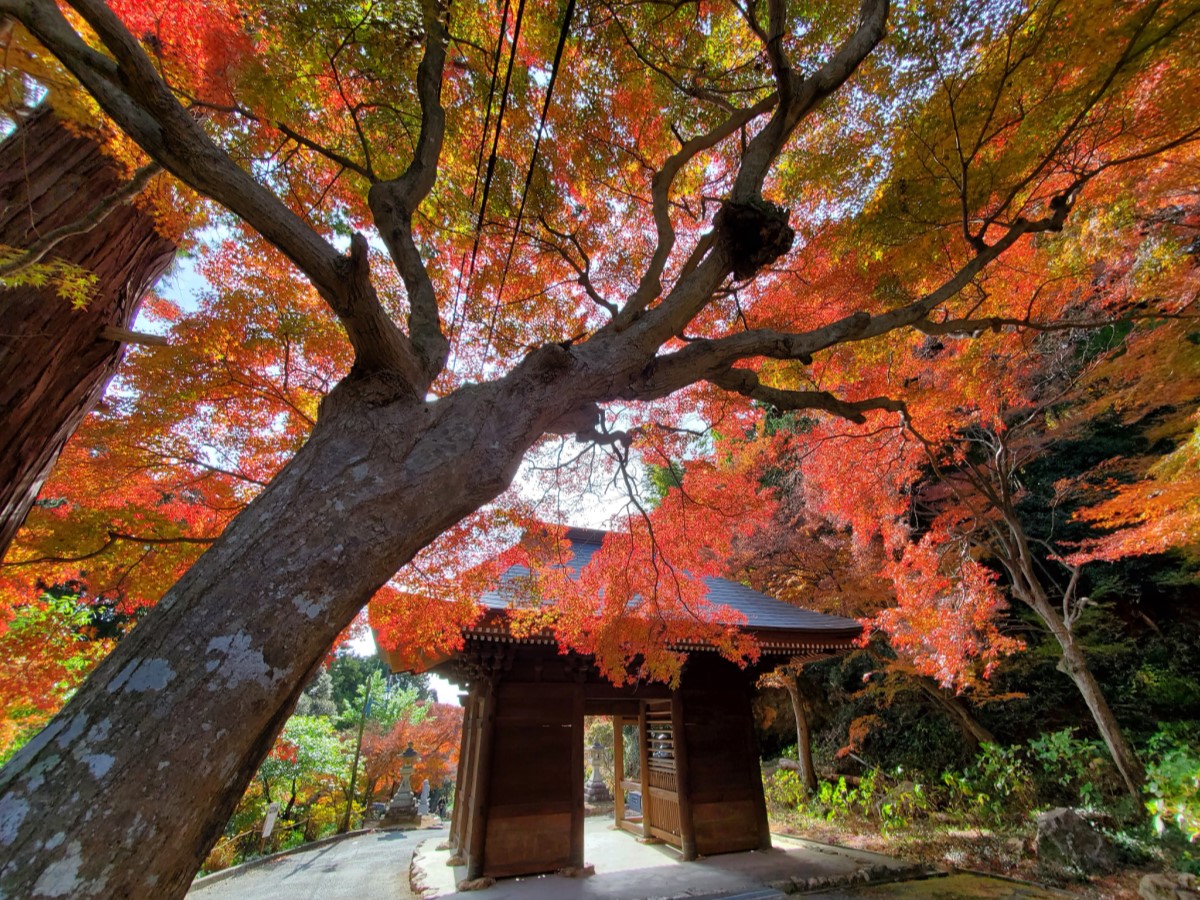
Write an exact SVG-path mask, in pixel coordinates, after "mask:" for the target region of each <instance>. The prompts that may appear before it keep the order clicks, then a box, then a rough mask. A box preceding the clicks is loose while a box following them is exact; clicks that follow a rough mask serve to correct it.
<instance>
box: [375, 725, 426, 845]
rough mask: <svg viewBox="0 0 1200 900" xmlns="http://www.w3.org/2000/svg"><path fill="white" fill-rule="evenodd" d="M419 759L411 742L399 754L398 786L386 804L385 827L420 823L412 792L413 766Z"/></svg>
mask: <svg viewBox="0 0 1200 900" xmlns="http://www.w3.org/2000/svg"><path fill="white" fill-rule="evenodd" d="M420 758H421V754H420V753H418V752H417V751H416V750H414V749H413V745H412V741H409V742H408V747H406V748H405V750H404V752H403V753H401V754H400V759H401V760H402V761H403V762H402V763H401V765H400V786H399V787H398V788H397V789H396V793H395V794H394V795H393V796H392V802H391V803H389V804H388V808H387V812H386V813H385V814H384V817H383V821H384V824H385V825H419V824H420V823H421V816H420V813H418V812H417V800H416V798H415V797H414V796H413V792H412V774H413V766H415V765H416V764H417V761H418V760H420Z"/></svg>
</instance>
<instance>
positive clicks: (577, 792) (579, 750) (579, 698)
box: [571, 683, 584, 867]
mask: <svg viewBox="0 0 1200 900" xmlns="http://www.w3.org/2000/svg"><path fill="white" fill-rule="evenodd" d="M571 732H572V734H571V737H572V740H571V865H572V866H576V867H582V866H583V742H584V731H583V684H582V683H577V684H576V685H575V694H574V696H573V697H572V698H571Z"/></svg>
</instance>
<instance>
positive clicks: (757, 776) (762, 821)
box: [744, 684, 771, 850]
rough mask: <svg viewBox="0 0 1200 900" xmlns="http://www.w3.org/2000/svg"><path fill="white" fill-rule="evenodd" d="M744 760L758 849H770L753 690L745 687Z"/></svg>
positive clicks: (748, 685) (747, 686) (768, 823)
mask: <svg viewBox="0 0 1200 900" xmlns="http://www.w3.org/2000/svg"><path fill="white" fill-rule="evenodd" d="M745 696H746V702H745V706H744V709H745V710H746V716H745V718H746V729H745V734H746V737H745V740H746V758H747V759H748V760H749V761H750V765H749V766H747V769H748V770H749V771H748V773H747V777H748V778H749V780H750V800H751V803H753V805H754V818H755V821H756V822H757V824H758V849H759V850H770V849H771V824H770V822H769V821H768V819H767V797H766V794H765V793H764V791H763V781H762V761H761V759H760V757H759V753H758V737H757V736H756V735H755V734H754V690H753V688H752V687H751V686H750V684H747V685H746V690H745Z"/></svg>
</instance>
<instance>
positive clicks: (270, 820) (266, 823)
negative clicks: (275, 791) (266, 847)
mask: <svg viewBox="0 0 1200 900" xmlns="http://www.w3.org/2000/svg"><path fill="white" fill-rule="evenodd" d="M277 815H279V804H278V803H272V804H271V805H270V806H268V807H267V817H266V818H265V819H264V820H263V840H264V841H265V840H266V839H267V838H269V837H270V836H271V829H272V828H274V827H275V817H276V816H277Z"/></svg>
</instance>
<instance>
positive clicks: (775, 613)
mask: <svg viewBox="0 0 1200 900" xmlns="http://www.w3.org/2000/svg"><path fill="white" fill-rule="evenodd" d="M567 537H568V538H569V539H570V540H571V543H572V552H573V558H572V560H571V561H570V562H569V563H568V565H569V567H570V568H571V569H572V570H573V571H575V572H578V571H579V570H581V569H582V567H583V566H584V565H586V564H587V561H588V560H589V559H590V558H591V556H592V554H593V553H594V552H595V551H596V550H597V549H599V547H600V545H601V542H602V541H603V539H604V533H603V532H598V531H589V530H587V529H578V528H573V529H569V530H568V532H567ZM527 574H528V571H527V570H524V569H522V568H521V567H519V566H514V567H512V568H510V569H509V570H508V571H507V572H506V573H505V574H504V576H502V579H501V582H502V586H501V589H498V590H497V591H492V592H488V593H486V594H484V596H483V597H481V603H482V604H483V605H484V606H485V607H487V611H486V613H485V615H484V616H483V617H482V618H481V619H480V620H479V622H477V623H476V624H474V625H472V626H470V627H469V628H467V629H464V631H463V637H464V640H465V643H464V646H463V649H462V650H461V651H458V652H456V653H454V654H453V655H451V656H449V657H447V658H444V659H443V660H442V661H441V662H439V663H438V664H437V665H435V666H433V667H432V669H431V671H434V672H438V673H439V674H442V675H444V676H446V677H447V678H449V679H450V680H451V681H454V682H456V683H458V684H459V685H463V686H466V687H467V688H468V694H467V698H466V702H465V717H464V723H463V738H462V746H461V749H460V753H459V767H458V779H457V798H456V801H455V804H454V812H453V815H452V817H451V823H450V844H451V847H452V848H453V850H454V852H455V855H456V856H458V857H459V862H460V863H461V864H463V865H465V866H466V869H467V876H468V877H469V878H477V877H479V876H481V875H490V876H495V877H503V876H508V875H524V874H534V873H539V872H551V871H554V870H556V869H560V868H566V867H575V866H582V865H583V864H584V851H583V812H584V809H583V790H584V762H583V754H584V747H583V728H584V724H583V723H584V716H611V717H612V720H613V728H614V732H615V733H614V742H613V743H614V748H615V749H616V752H617V753H618V754H621V751H622V748H623V739H622V733H623V729H624V728H625V727H626V726H632V727H633V728H635V729H636V734H637V736H638V739H637V741H636V744H637V754H638V759H637V763H638V765H637V768H636V777H635V776H634V775H633V774H630V773H627V772H626V766H625V763H626V762H627V761H626V760H624V759H622V758H621V756H620V755H618V759H617V781H618V784H617V790H616V791H615V793H616V798H615V800H616V812H615V818H616V824H617V825H618V826H619V827H620V828H622V829H624V830H626V831H630V832H633V833H634V834H636V835H638V836H639V837H641V838H642V839H644V840H657V841H663V842H665V843H667V844H669V845H671V846H674V847H676V848H677V849H678V850H679V851H680V853H681V855H682V857H683V858H684V859H694V858H695V857H696V856H698V855H706V856H707V855H710V854H715V853H728V852H733V851H739V850H753V849H759V848H763V849H765V848H767V847H770V845H771V838H770V833H769V831H768V828H767V807H766V802H765V800H764V798H763V787H762V777H761V774H760V769H759V762H758V748H757V742H756V740H755V735H754V728H753V723H752V719H751V713H750V699H751V693H752V691H753V686H754V682H755V679H756V677H757V674H758V672H759V671H760V670H761V669H760V668H756V667H752V668H748V669H741V668H738V667H737V666H736V665H734V664H733V663H730V662H728V661H726V660H723V659H721V658H720V657H719V656H718V655H717V654H716V653H714V652H711V649H710V648H707V647H705V646H688V647H683V648H679V649H684V650H686V651H688V653H689V657H688V661H687V663H686V665H685V667H684V670H683V673H682V677H681V681H680V686H679V688H678V689H677V690H670V689H668V688H667V687H666V686H665V685H662V684H645V683H638V684H635V685H629V686H626V687H615V686H613V685H612V684H610V683H609V682H608V681H606V680H604V679H602V678H601V677H600V674H599V672H598V671H597V670H596V668H595V667H594V666H593V665H592V663H591V660H590V659H588V658H585V657H581V656H578V655H575V654H565V655H564V654H560V653H559V652H558V649H557V646H556V643H555V641H554V639H553V637H552V636H551V635H549V634H540V635H532V636H523V637H515V636H514V635H513V634H512V633H511V632H510V630H509V627H508V620H507V613H508V610H509V609H510V608H511V606H512V604H513V602H514V601H515V600H516V599H519V597H520V594H521V583H522V578H524V577H525V576H526V575H527ZM505 584H507V587H504V585H505ZM705 584H706V586H707V588H708V590H709V599H710V600H711V601H712V602H714V603H716V604H721V605H728V606H729V607H731V608H733V609H735V610H737V611H738V612H739V613H740V614H741V615H743V616H744V617H745V624H744V625H741V626H739V627H741V628H742V629H743V630H744V631H746V632H747V633H750V634H752V635H754V637H755V639H756V640H757V641H758V642H759V647H760V650H761V653H762V656H761V657H760V662H759V664H758V665H759V666H760V667H769V666H771V665H774V664H775V663H777V662H779V661H782V660H795V659H819V658H821V657H823V656H827V655H829V654H831V653H838V652H842V651H844V650H847V649H849V648H850V647H851V646H852V645H853V642H854V641H855V640H856V639H857V638H858V636H859V634H860V633H861V631H862V629H861V626H859V624H858V623H857V622H855V621H853V620H850V619H840V618H837V617H832V616H824V615H821V614H819V613H814V612H811V611H809V610H802V609H798V608H796V607H794V606H789V605H788V604H785V603H780V602H779V601H778V600H774V599H772V598H770V597H767V596H765V595H763V594H759V593H758V592H756V591H753V590H751V589H750V588H748V587H746V586H744V585H740V584H737V583H736V582H731V581H727V580H725V579H721V578H707V579H705ZM526 602H528V598H526ZM540 602H546V601H544V598H543V599H542V600H541V601H540ZM772 659H773V660H774V662H771V661H769V660H772ZM389 662H391V660H389ZM393 668H394V669H396V670H397V671H402V670H403V667H402V666H401V665H399V664H397V663H393ZM629 762H632V761H629ZM632 793H636V794H638V795H640V798H641V809H640V811H635V810H634V809H632V808H631V807H629V806H627V804H625V803H624V799H625V796H626V795H627V794H632Z"/></svg>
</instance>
